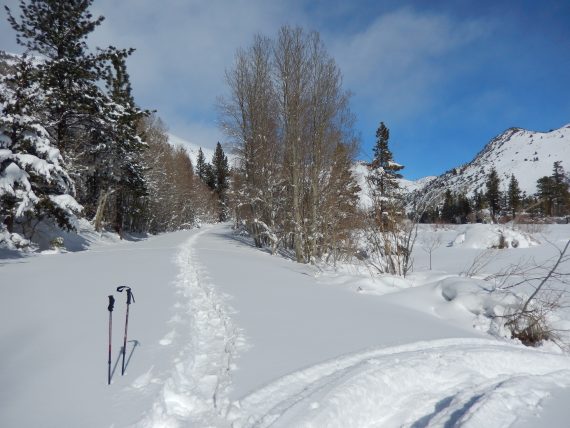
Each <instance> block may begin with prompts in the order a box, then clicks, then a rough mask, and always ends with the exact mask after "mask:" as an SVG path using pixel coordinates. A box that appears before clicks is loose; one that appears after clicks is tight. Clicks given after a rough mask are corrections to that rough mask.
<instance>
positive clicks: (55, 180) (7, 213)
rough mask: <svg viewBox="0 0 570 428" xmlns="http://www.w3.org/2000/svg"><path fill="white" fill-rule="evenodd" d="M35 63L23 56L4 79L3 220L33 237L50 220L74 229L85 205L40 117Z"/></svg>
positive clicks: (0, 101) (0, 86)
mask: <svg viewBox="0 0 570 428" xmlns="http://www.w3.org/2000/svg"><path fill="white" fill-rule="evenodd" d="M33 73H34V67H33V65H32V64H31V63H30V62H29V61H28V60H27V59H26V58H23V59H22V60H21V61H20V63H19V64H18V65H17V68H16V70H15V72H14V73H13V74H10V75H8V76H5V77H4V78H2V80H0V109H1V114H0V223H2V224H5V225H6V227H7V230H8V232H9V233H12V232H14V230H15V228H19V229H20V230H21V231H22V232H23V233H24V235H25V236H26V237H27V238H31V237H32V236H33V233H34V227H35V225H32V224H31V223H32V219H35V220H37V221H38V222H39V221H41V220H43V219H46V218H50V219H52V220H54V221H55V222H56V223H57V225H58V226H59V227H61V228H65V229H73V228H74V222H75V214H76V213H77V212H79V211H80V210H81V206H80V205H79V204H78V203H77V202H76V201H75V199H74V198H73V197H72V196H71V195H72V194H73V192H74V187H73V183H72V181H71V179H70V178H69V175H68V174H67V172H66V171H65V169H64V166H63V160H62V157H61V155H60V152H59V150H58V149H57V148H55V147H53V145H52V143H51V141H50V137H49V135H48V133H47V131H46V130H45V128H44V127H43V126H42V125H41V124H40V120H39V118H38V116H39V113H38V100H39V99H40V98H41V95H40V91H39V89H38V87H37V85H35V84H33V83H32V79H31V74H33Z"/></svg>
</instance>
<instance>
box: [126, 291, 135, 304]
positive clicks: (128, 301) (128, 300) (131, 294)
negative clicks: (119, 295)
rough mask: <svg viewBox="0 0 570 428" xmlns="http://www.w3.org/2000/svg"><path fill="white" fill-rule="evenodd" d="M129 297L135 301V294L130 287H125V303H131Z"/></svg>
mask: <svg viewBox="0 0 570 428" xmlns="http://www.w3.org/2000/svg"><path fill="white" fill-rule="evenodd" d="M131 299H132V301H133V303H135V295H134V294H133V292H132V291H131V289H130V288H128V289H127V305H130V304H131Z"/></svg>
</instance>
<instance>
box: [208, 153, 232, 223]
mask: <svg viewBox="0 0 570 428" xmlns="http://www.w3.org/2000/svg"><path fill="white" fill-rule="evenodd" d="M211 170H212V173H211V174H212V181H213V183H212V184H213V186H214V187H213V190H214V192H215V193H216V195H217V197H218V203H219V216H218V217H219V220H220V221H225V220H226V219H227V217H228V209H227V195H226V191H227V189H228V187H229V176H230V167H229V165H228V158H227V156H226V155H225V153H224V150H223V149H222V145H221V144H220V143H219V142H218V144H217V145H216V150H215V152H214V156H213V157H212V166H211Z"/></svg>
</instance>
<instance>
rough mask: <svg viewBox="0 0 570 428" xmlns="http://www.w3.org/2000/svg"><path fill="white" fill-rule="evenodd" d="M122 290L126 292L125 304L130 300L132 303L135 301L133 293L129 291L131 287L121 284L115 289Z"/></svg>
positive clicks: (128, 303) (129, 302)
mask: <svg viewBox="0 0 570 428" xmlns="http://www.w3.org/2000/svg"><path fill="white" fill-rule="evenodd" d="M123 290H125V291H126V292H127V305H130V304H131V300H132V303H135V295H134V294H133V292H132V291H131V287H127V286H126V285H121V286H120V287H117V291H118V292H119V293H121V292H122V291H123Z"/></svg>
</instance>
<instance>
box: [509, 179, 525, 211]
mask: <svg viewBox="0 0 570 428" xmlns="http://www.w3.org/2000/svg"><path fill="white" fill-rule="evenodd" d="M521 201H522V199H521V189H520V188H519V182H518V181H517V179H516V178H515V175H514V174H511V181H509V188H508V190H507V204H508V207H509V210H510V211H511V213H512V216H513V220H514V218H515V216H516V215H517V212H518V210H519V209H520V206H521Z"/></svg>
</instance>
